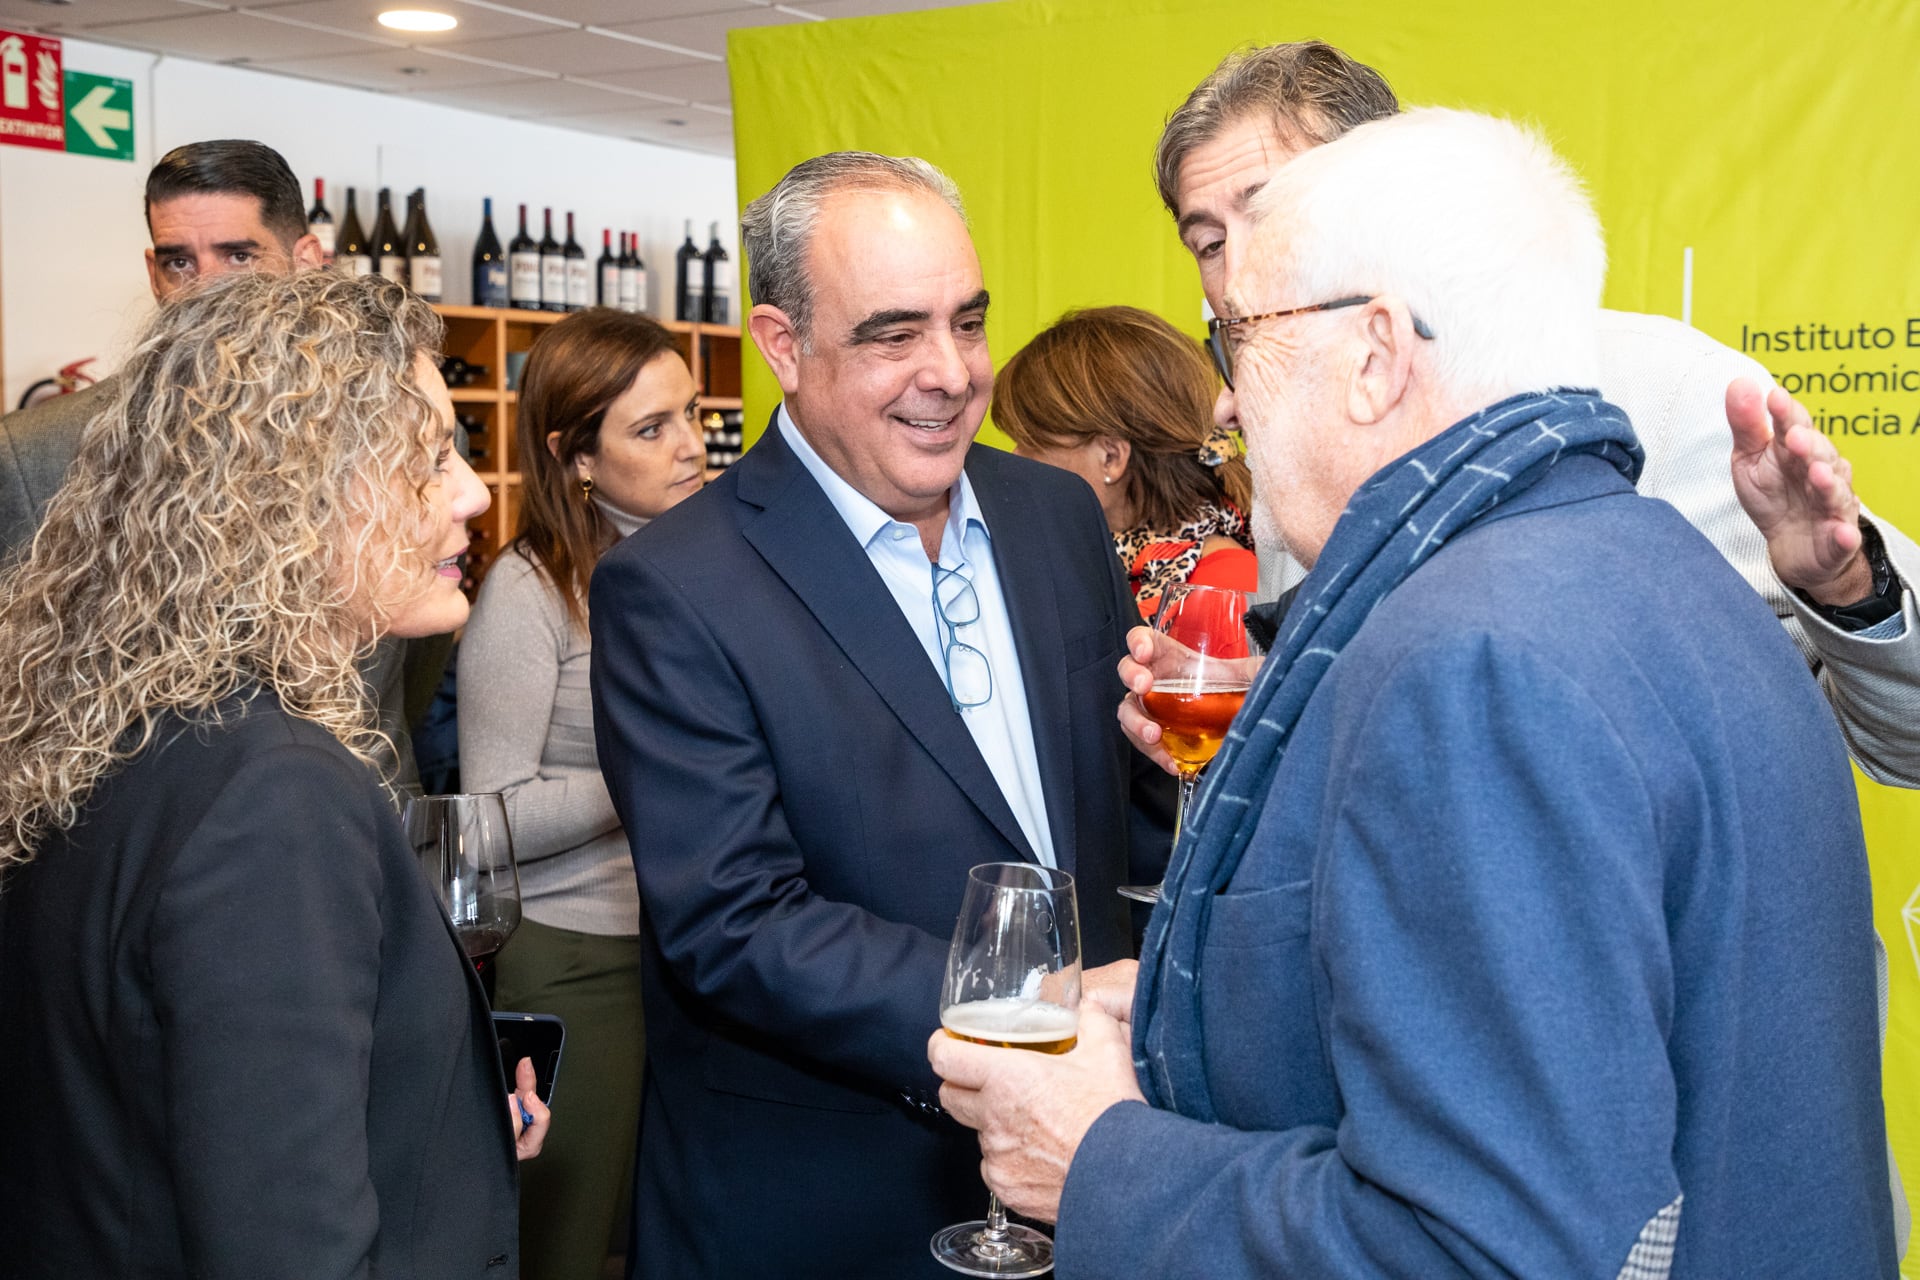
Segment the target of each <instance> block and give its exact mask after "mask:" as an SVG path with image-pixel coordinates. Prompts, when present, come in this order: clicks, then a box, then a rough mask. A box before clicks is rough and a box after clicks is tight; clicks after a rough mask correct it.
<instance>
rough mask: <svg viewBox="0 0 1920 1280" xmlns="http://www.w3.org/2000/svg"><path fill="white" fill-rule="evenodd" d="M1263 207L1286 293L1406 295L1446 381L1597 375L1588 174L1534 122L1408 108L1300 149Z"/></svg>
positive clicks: (1541, 382)
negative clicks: (1577, 170)
mask: <svg viewBox="0 0 1920 1280" xmlns="http://www.w3.org/2000/svg"><path fill="white" fill-rule="evenodd" d="M1252 207H1253V214H1254V218H1255V220H1256V232H1257V234H1256V242H1257V241H1258V240H1263V239H1270V238H1271V237H1274V236H1276V235H1278V236H1279V237H1281V238H1280V239H1278V240H1270V243H1272V244H1273V245H1274V249H1275V259H1274V262H1275V265H1276V266H1279V267H1280V268H1281V270H1282V272H1283V274H1284V276H1285V278H1286V280H1287V282H1288V286H1289V288H1288V295H1287V296H1286V297H1285V298H1283V299H1276V300H1275V301H1276V303H1277V304H1278V305H1283V306H1305V305H1309V304H1312V303H1317V302H1328V301H1332V300H1334V299H1337V298H1342V297H1348V296H1352V295H1355V294H1372V295H1386V294H1392V295H1397V296H1398V297H1400V298H1401V299H1403V300H1404V301H1405V302H1406V304H1407V306H1408V307H1409V308H1410V309H1411V310H1412V312H1413V314H1414V316H1415V317H1416V318H1417V319H1419V320H1421V321H1423V322H1424V323H1425V324H1426V325H1427V326H1428V327H1429V328H1430V329H1431V330H1432V332H1433V334H1434V342H1433V344H1432V351H1431V355H1432V359H1433V367H1434V371H1435V378H1436V381H1437V383H1438V385H1439V386H1440V388H1441V389H1443V390H1445V391H1447V392H1449V393H1452V394H1455V395H1457V396H1460V397H1462V398H1466V399H1469V400H1472V401H1473V402H1475V403H1477V404H1488V403H1491V402H1493V401H1495V400H1500V399H1504V398H1505V397H1507V396H1510V395H1516V394H1518V393H1520V392H1524V391H1543V390H1546V389H1548V388H1551V387H1592V386H1594V385H1595V384H1596V383H1597V382H1598V381H1599V371H1600V363H1599V354H1598V348H1597V341H1596V337H1595V325H1596V322H1597V320H1598V318H1599V306H1600V290H1601V286H1602V284H1603V283H1604V281H1605V279H1606V270H1607V250H1606V243H1605V241H1604V239H1603V238H1602V235H1601V231H1600V222H1599V219H1598V218H1596V217H1595V216H1594V212H1593V207H1592V205H1591V204H1589V203H1588V201H1587V197H1586V193H1585V191H1584V190H1583V189H1582V187H1581V184H1580V180H1579V178H1578V177H1576V176H1575V174H1574V172H1573V170H1572V169H1571V168H1569V167H1568V166H1567V164H1566V163H1565V162H1564V161H1562V160H1561V159H1560V158H1559V157H1558V156H1557V155H1555V154H1554V152H1553V149H1552V148H1551V147H1549V146H1548V145H1547V143H1546V142H1545V141H1544V140H1543V139H1542V138H1541V137H1540V136H1539V135H1538V134H1536V133H1535V132H1533V131H1532V130H1530V129H1526V128H1523V127H1521V126H1520V125H1517V124H1514V123H1512V122H1511V121H1507V120H1500V119H1496V118H1494V117H1492V116H1484V115H1476V114H1474V113H1472V112H1468V111H1450V110H1445V109H1442V108H1438V107H1429V108H1425V109H1422V110H1418V111H1409V112H1407V113H1406V114H1404V115H1399V116H1395V117H1392V118H1391V119H1386V120H1379V121H1375V122H1373V123H1371V124H1365V125H1362V126H1360V127H1359V128H1357V129H1355V130H1353V131H1352V132H1351V133H1348V134H1346V135H1345V136H1344V137H1341V138H1339V139H1337V140H1335V141H1333V142H1330V143H1328V144H1326V145H1325V146H1321V147H1315V148H1313V149H1312V150H1311V151H1308V152H1307V153H1306V154H1304V155H1302V156H1300V157H1299V158H1298V159H1296V160H1293V161H1291V162H1290V163H1288V164H1287V165H1286V166H1285V167H1284V168H1282V169H1281V170H1280V171H1279V173H1277V174H1276V175H1275V176H1274V177H1273V179H1272V180H1271V181H1270V182H1268V183H1267V185H1266V187H1265V188H1264V189H1263V190H1262V191H1261V192H1260V194H1259V196H1258V197H1256V199H1255V200H1254V202H1253V206H1252ZM1261 224H1265V225H1264V226H1262V225H1261ZM1260 233H1264V234H1260ZM1295 293H1297V294H1298V295H1299V296H1298V297H1295V296H1293V295H1294V294H1295Z"/></svg>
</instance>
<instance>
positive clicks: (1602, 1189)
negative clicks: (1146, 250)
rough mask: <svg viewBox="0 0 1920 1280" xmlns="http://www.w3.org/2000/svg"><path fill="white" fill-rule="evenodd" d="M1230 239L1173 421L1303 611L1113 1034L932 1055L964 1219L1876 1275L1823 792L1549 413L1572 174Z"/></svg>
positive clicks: (1174, 1242) (1355, 183) (1580, 290)
mask: <svg viewBox="0 0 1920 1280" xmlns="http://www.w3.org/2000/svg"><path fill="white" fill-rule="evenodd" d="M1251 211H1252V219H1251V238H1250V242H1249V244H1248V246H1246V247H1245V250H1244V256H1243V257H1242V258H1240V259H1239V260H1238V261H1237V262H1236V263H1231V264H1229V267H1228V270H1227V276H1226V288H1225V292H1224V295H1223V299H1222V301H1223V303H1224V308H1223V313H1222V315H1221V316H1220V318H1219V319H1218V320H1217V322H1216V329H1217V332H1216V338H1215V343H1214V350H1215V355H1216V359H1217V360H1218V362H1219V364H1220V365H1221V369H1222V372H1223V374H1225V376H1226V378H1227V384H1228V385H1227V390H1226V391H1224V392H1223V393H1222V395H1221V397H1220V401H1219V403H1218V405H1217V406H1216V410H1215V413H1216V416H1217V417H1218V418H1219V419H1220V421H1221V423H1222V425H1236V426H1242V427H1244V428H1245V430H1246V431H1247V433H1248V436H1249V441H1248V443H1249V451H1248V452H1249V456H1250V458H1252V460H1253V463H1254V466H1255V467H1256V469H1257V471H1258V472H1259V475H1260V479H1261V481H1262V484H1261V488H1260V498H1261V500H1262V501H1264V502H1268V503H1271V504H1272V506H1271V511H1270V514H1271V515H1272V516H1273V517H1274V519H1275V522H1276V525H1277V527H1278V528H1279V530H1280V532H1281V534H1282V535H1283V537H1284V539H1285V542H1286V545H1287V546H1288V547H1289V548H1290V549H1291V550H1292V551H1294V552H1295V553H1296V554H1297V555H1299V556H1300V558H1301V560H1302V563H1303V564H1305V565H1307V566H1308V567H1309V570H1310V572H1309V574H1308V577H1307V579H1306V580H1305V582H1304V583H1303V584H1302V586H1301V588H1300V594H1299V597H1298V599H1297V600H1296V601H1295V602H1294V604H1293V606H1292V608H1291V609H1290V610H1289V611H1288V613H1287V616H1286V619H1285V621H1284V622H1283V624H1282V627H1281V632H1280V638H1279V647H1278V648H1277V650H1275V651H1274V653H1273V655H1272V656H1271V657H1270V658H1269V659H1268V660H1267V662H1266V664H1265V666H1264V667H1262V668H1261V670H1260V671H1259V673H1258V675H1257V677H1256V678H1255V680H1254V683H1253V686H1252V688H1251V689H1250V690H1249V691H1248V694H1247V699H1246V702H1245V705H1244V707H1243V709H1242V711H1241V713H1240V715H1239V716H1238V717H1237V718H1236V720H1235V722H1234V725H1233V728H1232V730H1231V732H1230V733H1229V735H1228V739H1227V743H1226V745H1225V747H1224V748H1223V749H1222V751H1221V753H1220V755H1219V756H1218V757H1217V758H1216V759H1215V761H1214V763H1213V764H1212V766H1211V767H1210V768H1209V771H1208V779H1207V782H1206V784H1205V785H1204V787H1203V789H1202V790H1201V792H1200V795H1199V798H1198V801H1197V803H1196V804H1195V805H1194V807H1193V808H1192V809H1191V810H1190V814H1189V822H1188V825H1187V829H1186V830H1185V831H1183V833H1182V836H1181V841H1180V847H1179V849H1178V850H1176V851H1175V854H1174V857H1173V859H1172V860H1171V863H1170V865H1169V867H1168V876H1167V885H1166V889H1165V891H1164V894H1163V896H1162V899H1161V901H1160V903H1159V905H1158V906H1156V908H1155V910H1154V916H1153V920H1152V922H1151V924H1150V925H1149V927H1148V930H1147V937H1146V943H1145V945H1144V947H1143V949H1142V955H1141V960H1140V966H1139V974H1138V986H1137V990H1136V992H1135V993H1134V996H1133V999H1132V1000H1131V1001H1130V1002H1129V1001H1124V1000H1121V999H1118V998H1116V997H1117V996H1118V995H1120V994H1121V993H1120V992H1117V991H1115V990H1114V989H1112V988H1109V989H1108V990H1107V991H1106V992H1105V993H1104V997H1103V998H1101V999H1096V1000H1095V1001H1093V1002H1091V1003H1090V1005H1083V1007H1082V1011H1081V1018H1080V1036H1079V1044H1078V1046H1077V1048H1076V1049H1075V1050H1074V1051H1073V1052H1071V1053H1067V1054H1063V1055H1060V1056H1059V1057H1057V1058H1046V1059H1045V1060H1042V1055H1040V1054H1018V1053H1014V1054H1007V1053H999V1052H997V1051H992V1050H987V1049H984V1048H981V1047H979V1046H975V1045H967V1044H963V1043H960V1042H957V1041H952V1040H948V1039H946V1038H945V1037H929V1046H928V1048H929V1053H930V1055H931V1057H932V1060H933V1062H934V1064H935V1066H936V1067H937V1068H938V1069H939V1070H940V1072H941V1074H942V1076H943V1078H945V1079H946V1081H947V1082H948V1083H947V1085H946V1087H945V1088H943V1090H942V1092H941V1097H942V1099H943V1100H944V1101H945V1102H946V1103H947V1105H948V1106H949V1107H950V1109H951V1110H952V1112H953V1114H954V1115H956V1116H957V1117H959V1118H960V1119H961V1120H963V1121H965V1122H966V1123H968V1124H971V1125H974V1126H976V1127H978V1128H980V1129H981V1130H982V1133H981V1147H982V1150H983V1153H984V1155H985V1160H984V1164H983V1172H984V1174H985V1176H986V1179H987V1181H988V1183H989V1185H991V1186H993V1187H994V1188H995V1189H996V1190H997V1191H998V1192H999V1193H1000V1195H1001V1197H1002V1199H1003V1200H1004V1201H1005V1202H1006V1203H1007V1205H1008V1207H1009V1208H1011V1209H1014V1210H1016V1211H1018V1212H1023V1213H1028V1214H1032V1215H1035V1216H1038V1217H1042V1218H1046V1219H1053V1220H1057V1221H1058V1223H1059V1231H1058V1236H1057V1239H1056V1248H1057V1262H1058V1274H1059V1275H1060V1276H1061V1277H1062V1280H1082V1278H1086V1277H1122V1276H1124V1277H1129V1278H1132V1277H1153V1276H1182V1277H1184V1276H1191V1275H1205V1276H1209V1277H1248V1278H1249V1280H1251V1278H1252V1277H1264V1276H1313V1277H1319V1278H1325V1280H1344V1278H1351V1280H1361V1278H1363V1277H1364V1278H1365V1280H1376V1278H1383V1277H1418V1278H1419V1280H1440V1278H1443V1277H1490V1276H1591V1277H1611V1276H1617V1277H1619V1278H1620V1280H1669V1278H1670V1277H1671V1278H1678V1277H1703V1278H1704V1277H1716V1278H1717V1277H1727V1276H1768V1277H1786V1276H1804V1277H1814V1276H1842V1275H1844V1276H1862V1277H1867V1276H1872V1277H1877V1278H1879V1280H1892V1277H1893V1276H1894V1274H1895V1271H1896V1262H1895V1257H1894V1235H1893V1228H1892V1216H1891V1202H1890V1198H1889V1196H1888V1195H1887V1166H1886V1158H1885V1151H1886V1147H1885V1129H1884V1124H1883V1121H1882V1116H1881V1108H1880V1078H1879V1046H1878V1042H1877V1034H1876V1016H1875V1012H1876V1011H1875V1007H1874V1000H1873V996H1872V981H1871V980H1872V974H1873V960H1874V951H1873V932H1872V919H1871V895H1870V892H1869V886H1868V880H1867V868H1866V856H1865V849H1864V846H1863V844H1862V840H1861V835H1860V823H1859V815H1858V810H1857V805H1856V801H1855V797H1854V793H1853V785H1852V778H1851V774H1850V771H1849V768H1848V764H1847V757H1846V752H1845V749H1844V747H1843V745H1842V742H1841V739H1840V735H1839V733H1838V731H1837V729H1836V727H1835V724H1834V721H1833V717H1832V716H1831V715H1830V714H1829V713H1828V712H1827V710H1826V708H1825V705H1824V703H1823V701H1822V699H1821V696H1820V693H1819V690H1818V687H1817V686H1816V685H1815V684H1814V682H1813V681H1812V680H1811V679H1810V678H1809V676H1808V673H1807V670H1806V667H1805V665H1804V664H1803V663H1802V661H1801V660H1800V658H1799V655H1798V653H1797V651H1796V650H1795V648H1794V646H1793V645H1792V643H1791V642H1790V641H1789V640H1788V639H1787V637H1786V636H1785V634H1784V633H1783V631H1782V629H1781V627H1780V626H1779V624H1778V623H1777V622H1776V621H1775V619H1774V617H1773V614H1772V612H1771V611H1770V610H1769V609H1768V608H1767V607H1766V606H1765V604H1764V603H1762V601H1761V600H1760V598H1759V596H1758V595H1757V594H1755V593H1754V592H1753V591H1752V590H1751V589H1750V588H1749V587H1747V585H1746V584H1745V582H1744V581H1743V580H1742V579H1741V578H1740V577H1739V575H1738V574H1736V573H1735V572H1734V571H1733V569H1732V568H1731V567H1730V566H1729V565H1728V564H1727V563H1726V561H1725V559H1724V558H1722V557H1721V556H1720V555H1719V554H1718V553H1717V552H1716V551H1715V550H1714V549H1713V547H1712V545H1711V544H1710V543H1709V542H1707V540H1706V539H1705V538H1704V537H1702V536H1701V535H1700V534H1699V533H1698V532H1697V531H1695V530H1693V529H1692V528H1691V527H1690V526H1688V525H1687V524H1686V522H1685V521H1684V520H1683V519H1682V518H1681V517H1680V515H1679V514H1678V513H1677V512H1676V511H1675V510H1674V509H1673V508H1672V507H1670V506H1668V505H1667V504H1666V503H1664V502H1660V501H1656V500H1653V499H1649V498H1645V497H1642V496H1640V495H1639V494H1637V493H1636V492H1635V490H1634V488H1633V480H1634V477H1635V476H1637V475H1638V473H1639V471H1640V467H1641V463H1642V461H1643V459H1644V454H1643V453H1642V451H1641V449H1640V446H1639V444H1638V442H1637V441H1636V439H1635V437H1634V435H1633V432H1632V430H1631V428H1630V426H1629V424H1628V421H1627V418H1626V415H1625V414H1624V413H1623V412H1622V411H1621V410H1620V409H1619V408H1618V407H1616V406H1614V405H1612V404H1609V403H1608V402H1607V401H1605V400H1604V399H1602V398H1601V397H1600V396H1599V395H1598V394H1597V393H1595V392H1593V391H1591V390H1584V389H1583V388H1590V387H1592V386H1593V385H1594V382H1595V380H1596V377H1597V375H1598V373H1599V371H1600V369H1601V367H1602V366H1601V361H1600V357H1599V343H1598V341H1597V331H1598V321H1599V310H1598V303H1599V298H1600V289H1601V282H1602V278H1603V275H1604V268H1605V250H1604V246H1603V243H1602V241H1601V237H1600V231H1599V224H1598V222H1597V220H1596V219H1595V218H1594V216H1593V212H1592V209H1591V207H1590V206H1589V205H1588V203H1587V201H1586V200H1585V198H1584V196H1583V195H1582V193H1581V191H1580V189H1579V184H1578V182H1577V180H1576V179H1575V178H1574V177H1573V175H1572V174H1571V173H1570V172H1569V171H1568V170H1567V169H1566V167H1565V166H1564V165H1563V164H1561V163H1560V162H1559V161H1558V160H1557V159H1556V158H1555V157H1554V156H1553V155H1552V153H1551V152H1550V151H1549V150H1548V148H1547V147H1546V146H1545V144H1544V143H1542V142H1541V141H1539V139H1537V138H1536V137H1533V136H1531V135H1529V134H1527V133H1526V132H1525V131H1523V130H1520V129H1518V128H1516V127H1514V126H1512V125H1510V124H1507V123H1506V122H1503V121H1498V120H1492V119H1489V118H1487V117H1484V116H1474V115H1469V114H1467V113H1463V112H1452V111H1442V110H1432V109H1430V110H1425V111H1414V112H1408V113H1406V114H1404V115H1397V116H1395V117H1393V118H1391V119H1387V120H1381V121H1377V122H1374V123H1371V124H1366V125H1362V126H1360V127H1359V128H1357V129H1354V130H1352V131H1351V132H1349V133H1347V134H1346V135H1345V136H1343V137H1341V138H1339V139H1338V140H1336V141H1333V142H1330V143H1328V144H1326V145H1324V146H1320V147H1316V148H1313V149H1312V150H1310V151H1308V152H1307V153H1306V154H1305V155H1303V156H1301V157H1300V158H1299V159H1296V160H1293V161H1291V162H1290V163H1288V164H1287V165H1286V166H1285V167H1284V168H1282V169H1280V171H1279V172H1278V173H1277V174H1276V175H1274V176H1273V177H1272V178H1271V180H1270V181H1268V182H1267V184H1266V185H1265V187H1264V188H1263V189H1262V190H1261V192H1260V193H1259V194H1258V195H1257V196H1255V197H1254V198H1253V200H1252V203H1251ZM1702 618H1711V619H1713V620H1714V621H1713V625H1712V626H1711V627H1703V626H1701V625H1700V623H1699V620H1700V619H1702ZM1169 656H1171V655H1169ZM1123 1023H1124V1025H1123ZM1129 1033H1130V1039H1131V1045H1129ZM1129 1048H1131V1053H1129Z"/></svg>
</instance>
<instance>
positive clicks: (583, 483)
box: [580, 476, 593, 502]
mask: <svg viewBox="0 0 1920 1280" xmlns="http://www.w3.org/2000/svg"><path fill="white" fill-rule="evenodd" d="M580 497H581V499H582V500H583V501H586V502H591V501H593V477H592V476H582V477H580Z"/></svg>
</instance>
